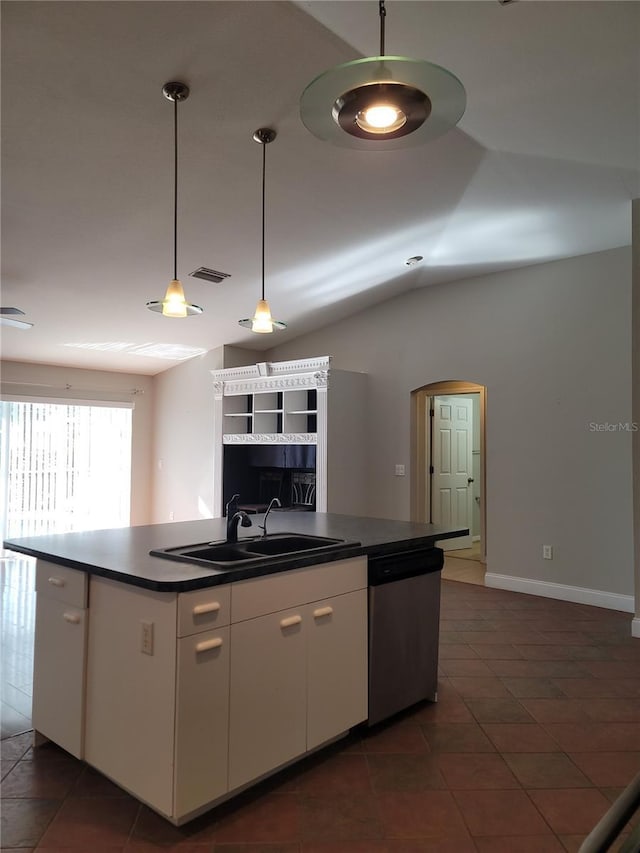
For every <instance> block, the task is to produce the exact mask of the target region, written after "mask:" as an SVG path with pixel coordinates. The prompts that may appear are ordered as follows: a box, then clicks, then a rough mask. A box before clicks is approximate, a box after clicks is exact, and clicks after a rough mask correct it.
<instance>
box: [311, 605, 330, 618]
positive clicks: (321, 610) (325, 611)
mask: <svg viewBox="0 0 640 853" xmlns="http://www.w3.org/2000/svg"><path fill="white" fill-rule="evenodd" d="M332 613H333V607H318V609H317V610H314V611H313V618H314V619H321V618H322V617H323V616H331V614H332Z"/></svg>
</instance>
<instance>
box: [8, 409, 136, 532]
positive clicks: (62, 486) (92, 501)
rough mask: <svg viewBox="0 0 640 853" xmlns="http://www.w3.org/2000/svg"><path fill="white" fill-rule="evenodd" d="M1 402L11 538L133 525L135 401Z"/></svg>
mask: <svg viewBox="0 0 640 853" xmlns="http://www.w3.org/2000/svg"><path fill="white" fill-rule="evenodd" d="M0 406H1V408H2V465H1V468H2V480H3V496H4V501H3V504H4V519H3V521H4V524H3V528H4V530H3V533H4V536H5V537H19V536H32V535H39V534H45V533H65V532H70V531H76V530H95V529H98V528H105V527H123V526H125V525H127V524H129V518H130V497H131V415H132V410H131V408H128V407H127V408H123V407H110V406H103V405H101V406H91V405H68V404H62V403H61V404H56V403H27V402H7V401H4V402H2V403H0Z"/></svg>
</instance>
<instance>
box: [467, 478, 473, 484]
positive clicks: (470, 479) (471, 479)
mask: <svg viewBox="0 0 640 853" xmlns="http://www.w3.org/2000/svg"><path fill="white" fill-rule="evenodd" d="M474 482H475V480H474V479H473V477H467V483H474Z"/></svg>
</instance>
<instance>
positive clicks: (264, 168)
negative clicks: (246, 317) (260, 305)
mask: <svg viewBox="0 0 640 853" xmlns="http://www.w3.org/2000/svg"><path fill="white" fill-rule="evenodd" d="M266 172H267V145H266V143H265V142H263V143H262V298H263V299H264V237H265V204H264V200H265V186H266V180H265V176H266Z"/></svg>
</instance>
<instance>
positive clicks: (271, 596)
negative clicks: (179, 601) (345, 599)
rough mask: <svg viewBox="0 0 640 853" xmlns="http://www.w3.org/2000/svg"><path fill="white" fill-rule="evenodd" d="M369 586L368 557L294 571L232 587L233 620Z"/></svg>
mask: <svg viewBox="0 0 640 853" xmlns="http://www.w3.org/2000/svg"><path fill="white" fill-rule="evenodd" d="M366 586H367V558H366V557H353V558H351V559H349V560H336V561H335V562H333V563H322V564H321V565H319V566H308V567H307V568H304V569H291V570H290V571H285V572H279V573H278V574H273V575H269V576H268V577H262V578H251V579H250V580H246V581H239V582H238V583H234V584H233V585H232V593H231V621H232V622H242V621H244V620H245V619H253V618H254V617H256V616H263V615H266V614H267V613H275V612H276V611H277V610H283V609H285V608H289V607H297V606H298V605H300V604H307V603H309V602H311V601H319V600H320V599H322V598H331V597H332V596H334V595H342V594H343V593H345V592H353V591H354V590H356V589H365V588H366Z"/></svg>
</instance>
